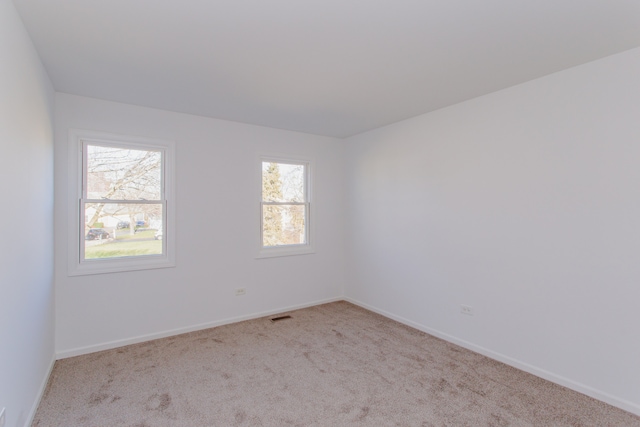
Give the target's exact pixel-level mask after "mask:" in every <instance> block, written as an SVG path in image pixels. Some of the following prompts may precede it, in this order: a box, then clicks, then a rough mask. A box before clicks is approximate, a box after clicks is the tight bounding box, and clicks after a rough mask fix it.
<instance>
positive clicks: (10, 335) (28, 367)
mask: <svg viewBox="0 0 640 427" xmlns="http://www.w3.org/2000/svg"><path fill="white" fill-rule="evenodd" d="M0 58H2V60H1V63H0V197H2V209H0V224H2V233H0V235H1V238H0V260H1V261H0V263H1V264H0V303H1V306H0V408H2V407H6V426H8V427H13V426H23V425H25V423H27V422H29V421H30V418H31V417H32V415H33V411H34V409H35V407H36V404H37V403H38V400H39V395H40V392H41V391H42V389H43V385H44V384H43V383H44V381H46V379H47V376H48V374H49V370H50V368H51V366H52V362H53V357H54V343H53V338H54V330H53V322H54V308H53V301H54V297H53V182H52V180H53V89H52V86H51V83H50V81H49V78H48V77H47V75H46V73H45V71H44V68H43V67H42V64H41V63H40V60H39V58H38V56H37V53H36V51H35V49H34V47H33V45H32V44H31V40H30V38H29V36H28V35H27V32H26V31H25V29H24V27H23V25H22V21H21V20H20V18H19V16H18V14H17V12H16V10H15V9H14V6H13V3H12V2H11V1H9V0H0Z"/></svg>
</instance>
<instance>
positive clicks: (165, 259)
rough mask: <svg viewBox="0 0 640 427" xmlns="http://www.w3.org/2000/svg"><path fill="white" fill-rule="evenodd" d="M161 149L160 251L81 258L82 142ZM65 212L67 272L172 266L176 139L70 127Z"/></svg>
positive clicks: (73, 273) (86, 273)
mask: <svg viewBox="0 0 640 427" xmlns="http://www.w3.org/2000/svg"><path fill="white" fill-rule="evenodd" d="M85 141H87V142H90V143H96V144H100V145H111V146H114V145H115V146H122V145H126V146H129V147H132V148H139V149H143V150H145V149H147V150H149V149H153V150H162V151H163V152H164V156H163V162H164V164H163V177H162V179H163V182H164V200H165V201H166V206H165V218H163V221H164V225H163V227H164V228H163V237H162V245H163V255H151V256H137V257H126V258H117V259H100V260H83V259H82V258H83V257H82V248H83V245H84V242H83V238H84V234H83V233H81V229H82V230H84V221H83V219H84V214H83V213H81V211H80V207H81V200H82V197H83V194H82V184H83V178H84V177H83V173H84V159H83V143H84V142H85ZM68 182H69V187H68V215H67V239H68V240H67V252H68V253H67V257H68V261H67V273H68V275H69V276H82V275H90V274H104V273H115V272H123V271H135V270H148V269H155V268H167V267H175V265H176V263H175V235H176V233H175V230H176V222H175V195H174V191H175V190H174V189H175V143H174V142H173V141H166V140H159V139H151V138H142V137H136V136H127V135H118V134H111V133H105V132H95V131H89V130H79V129H71V130H70V131H69V175H68Z"/></svg>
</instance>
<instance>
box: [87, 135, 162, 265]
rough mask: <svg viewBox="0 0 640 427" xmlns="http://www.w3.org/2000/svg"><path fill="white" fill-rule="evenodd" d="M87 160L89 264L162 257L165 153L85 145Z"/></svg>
mask: <svg viewBox="0 0 640 427" xmlns="http://www.w3.org/2000/svg"><path fill="white" fill-rule="evenodd" d="M84 156H85V157H84V159H85V168H84V180H83V194H84V203H83V207H84V213H85V218H86V222H85V226H84V239H85V244H84V247H85V251H84V258H85V259H101V258H114V257H130V256H139V255H156V254H162V253H163V245H162V242H161V241H160V239H161V238H162V227H163V223H164V221H163V217H164V203H163V200H162V197H163V194H162V192H163V190H162V185H163V182H162V152H161V151H155V150H139V149H132V148H128V147H115V146H102V145H97V144H95V145H94V144H91V143H86V144H85V145H84ZM159 238H160V239H159Z"/></svg>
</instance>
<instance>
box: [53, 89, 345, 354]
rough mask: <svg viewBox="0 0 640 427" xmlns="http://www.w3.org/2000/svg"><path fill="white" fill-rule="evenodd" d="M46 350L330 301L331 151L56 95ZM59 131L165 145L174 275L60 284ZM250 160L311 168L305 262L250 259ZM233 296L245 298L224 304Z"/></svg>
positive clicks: (254, 191)
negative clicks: (296, 161) (50, 327)
mask: <svg viewBox="0 0 640 427" xmlns="http://www.w3.org/2000/svg"><path fill="white" fill-rule="evenodd" d="M55 124H56V136H55V183H56V184H55V185H56V243H55V245H56V246H55V248H56V254H57V255H58V256H57V257H56V267H57V268H56V309H57V319H56V349H57V352H58V353H59V354H60V355H61V356H69V355H73V354H80V353H84V352H88V351H93V350H97V349H101V348H108V347H112V346H117V345H121V344H126V343H129V342H134V341H137V340H141V339H149V338H153V337H157V336H162V335H164V334H170V333H174V332H176V331H178V330H180V331H182V330H190V329H194V328H198V327H204V326H207V325H215V324H218V323H220V322H226V321H229V320H232V319H237V318H243V317H250V316H254V315H256V314H259V313H266V312H277V311H280V310H284V309H286V308H288V307H296V306H303V305H307V304H313V303H315V302H319V301H325V300H329V299H334V298H339V297H341V296H342V294H343V289H344V268H343V251H342V246H343V245H342V238H343V233H344V230H343V215H342V213H343V212H344V190H343V181H344V176H343V172H342V171H343V149H342V143H341V141H339V140H336V139H333V138H326V137H318V136H312V135H307V134H301V133H296V132H289V131H282V130H277V129H269V128H264V127H259V126H251V125H245V124H240V123H234V122H228V121H222V120H215V119H209V118H204V117H197V116H190V115H185V114H177V113H171V112H167V111H161V110H154V109H149V108H142V107H137V106H132V105H125V104H118V103H113V102H106V101H101V100H96V99H90V98H83V97H77V96H71V95H66V94H57V95H56V122H55ZM70 128H77V129H87V130H95V131H102V132H110V133H118V134H125V135H136V136H143V137H150V138H159V139H169V140H174V141H175V142H176V174H177V178H176V194H177V204H176V209H177V213H176V219H177V239H176V241H177V256H176V260H177V267H175V268H169V269H158V270H147V271H137V272H128V273H115V274H101V275H93V276H79V277H69V276H68V275H67V270H66V265H67V259H66V253H67V244H74V242H68V241H67V240H68V239H67V220H66V218H67V214H68V212H67V187H68V182H67V148H68V147H67V146H68V131H69V129H70ZM259 153H267V154H273V153H280V154H284V155H298V156H307V157H309V158H311V159H312V160H313V161H315V171H314V178H315V179H314V182H313V189H314V202H315V207H316V211H315V217H314V218H312V221H313V222H314V224H315V232H316V234H315V238H316V240H315V248H316V253H315V254H309V255H299V256H291V257H281V258H270V259H255V256H256V255H257V240H258V233H259V222H258V215H259V204H258V202H259V191H258V189H259V188H260V181H259V171H258V169H257V168H258V157H257V156H258V154H259ZM238 287H244V288H246V289H247V294H246V295H245V296H242V297H236V296H235V289H236V288H238Z"/></svg>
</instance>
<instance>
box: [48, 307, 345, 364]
mask: <svg viewBox="0 0 640 427" xmlns="http://www.w3.org/2000/svg"><path fill="white" fill-rule="evenodd" d="M342 300H343V298H342V297H335V298H328V299H324V300H319V301H314V302H309V303H305V304H298V305H294V306H289V307H282V308H277V309H274V310H267V311H262V312H259V313H252V314H248V315H244V316H238V317H230V318H228V319H222V320H216V321H213V322H207V323H201V324H199V325H193V326H187V327H185V328H177V329H171V330H168V331H163V332H157V333H153V334H148V335H141V336H137V337H132V338H127V339H123V340H117V341H110V342H106V343H103V344H96V345H90V346H86V347H78V348H74V349H70V350H63V351H59V352H57V353H56V358H57V359H66V358H68V357H74V356H81V355H83V354H89V353H95V352H97V351H103V350H111V349H113V348H118V347H124V346H126V345H131V344H138V343H141V342H145V341H151V340H156V339H160V338H166V337H171V336H174V335H180V334H185V333H188V332H194V331H200V330H202V329H209V328H214V327H216V326H222V325H228V324H230V323H236V322H242V321H244V320H251V319H257V318H259V317H265V316H271V315H273V314H279V313H283V312H286V311H293V310H299V309H301V308H307V307H313V306H315V305H320V304H326V303H330V302H336V301H342Z"/></svg>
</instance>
